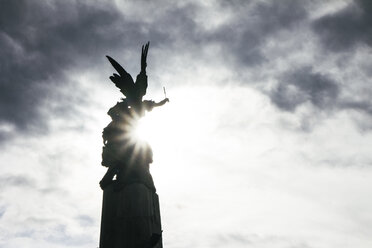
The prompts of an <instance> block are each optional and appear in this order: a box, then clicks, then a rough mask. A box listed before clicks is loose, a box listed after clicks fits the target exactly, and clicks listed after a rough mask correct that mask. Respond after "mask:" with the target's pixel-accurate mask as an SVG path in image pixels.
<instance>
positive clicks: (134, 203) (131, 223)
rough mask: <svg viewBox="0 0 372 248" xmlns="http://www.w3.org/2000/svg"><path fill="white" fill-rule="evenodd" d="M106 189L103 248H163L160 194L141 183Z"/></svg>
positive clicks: (114, 185)
mask: <svg viewBox="0 0 372 248" xmlns="http://www.w3.org/2000/svg"><path fill="white" fill-rule="evenodd" d="M117 186H118V185H117V184H116V181H113V182H112V183H111V184H110V185H108V186H107V187H105V189H104V190H103V204H102V219H101V234H100V245H99V247H100V248H124V247H125V248H138V247H141V248H142V247H143V248H150V247H154V248H162V247H163V245H162V235H161V233H162V230H161V221H160V209H159V198H158V195H157V194H156V193H155V192H154V191H153V190H151V189H150V188H148V187H147V186H145V185H144V184H142V183H131V184H128V185H125V186H124V187H121V188H119V187H117Z"/></svg>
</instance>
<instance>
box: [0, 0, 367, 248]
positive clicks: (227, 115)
mask: <svg viewBox="0 0 372 248" xmlns="http://www.w3.org/2000/svg"><path fill="white" fill-rule="evenodd" d="M0 3H1V8H0V55H1V58H2V59H1V62H0V75H1V77H0V80H1V81H0V147H1V151H2V152H1V154H0V161H1V166H0V247H4V248H15V247H17V248H18V247H26V248H27V247H32V248H34V247H35V248H36V247H37V248H39V247H51V248H57V247H58V248H59V247H87V248H88V247H97V246H98V242H99V228H100V211H101V204H102V202H101V201H102V191H101V189H100V188H99V186H98V182H99V181H100V179H101V177H102V176H103V174H104V173H105V168H104V167H102V166H101V165H100V162H101V161H100V159H101V157H100V156H101V149H102V138H101V132H102V129H103V128H104V127H105V126H106V125H107V124H108V123H109V121H110V118H109V116H107V115H106V112H107V110H108V109H109V108H110V107H111V106H113V105H114V104H115V103H116V102H117V101H118V100H119V99H120V97H121V94H120V92H119V90H118V89H116V88H115V86H114V85H113V84H112V83H111V82H110V80H109V79H108V77H109V76H110V75H111V73H113V71H114V70H113V68H112V67H111V65H110V64H109V63H108V61H107V60H106V58H105V55H110V56H112V57H114V58H115V59H117V60H118V61H119V62H120V63H121V64H122V65H123V66H124V67H125V68H126V69H127V71H128V72H130V73H131V74H132V76H133V77H135V76H136V75H137V74H138V72H139V70H140V49H141V45H142V44H144V43H145V42H147V41H150V42H151V44H150V49H149V55H148V68H147V74H148V76H149V89H148V92H147V99H153V100H161V99H162V98H163V97H164V95H163V91H162V87H163V86H165V87H166V89H167V96H168V97H169V98H170V103H169V104H167V105H165V106H164V107H162V108H159V109H156V110H154V111H153V112H151V113H150V114H149V115H148V116H147V117H146V119H144V121H150V122H151V123H152V125H151V131H150V134H149V135H148V139H149V140H150V142H151V144H152V146H153V149H154V163H153V164H152V168H151V171H152V174H153V177H154V181H155V185H156V187H157V190H158V194H159V196H160V201H161V202H160V204H161V213H162V222H163V229H164V232H163V234H164V247H170V248H186V247H197V248H205V247H233V248H235V247H236V248H240V247H255V248H268V247H270V248H272V247H279V248H330V247H337V248H346V247H358V248H367V247H372V239H371V233H372V212H371V209H372V199H371V190H372V180H371V179H372V153H371V147H372V100H371V94H372V87H371V85H372V80H371V76H372V70H371V67H372V2H371V1H368V0H355V1H351V0H333V1H321V0H319V1H317V0H312V1H305V0H304V1H301V0H297V1H295V0H293V1H292V0H285V1H274V0H272V1H264V0H262V1H260V0H256V1H243V0H241V1H234V0H230V1H222V0H221V1H219V0H210V1H196V0H191V1H178V2H176V1H166V0H164V1H151V2H150V1H124V0H123V1H119V0H116V1H98V0H91V1H87V0H86V1H84V0H82V1H77V0H75V1H74V0H66V1H57V0H38V1H26V0H24V1H22V0H14V1H13V0H1V1H0Z"/></svg>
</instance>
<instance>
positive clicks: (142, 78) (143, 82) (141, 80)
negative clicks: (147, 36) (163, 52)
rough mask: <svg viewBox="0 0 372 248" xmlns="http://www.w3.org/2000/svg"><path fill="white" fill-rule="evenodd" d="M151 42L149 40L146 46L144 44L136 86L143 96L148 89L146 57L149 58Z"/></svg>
mask: <svg viewBox="0 0 372 248" xmlns="http://www.w3.org/2000/svg"><path fill="white" fill-rule="evenodd" d="M149 45H150V42H147V43H146V45H145V46H142V53H141V72H140V73H139V74H138V75H137V78H136V83H135V88H136V92H137V94H138V96H139V97H141V98H142V97H143V96H144V95H146V90H147V86H148V84H147V75H146V67H147V63H146V59H147V52H148V50H149Z"/></svg>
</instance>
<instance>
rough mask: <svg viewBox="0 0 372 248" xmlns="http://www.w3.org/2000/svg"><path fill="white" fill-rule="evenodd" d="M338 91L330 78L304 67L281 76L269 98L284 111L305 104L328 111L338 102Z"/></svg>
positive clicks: (292, 109)
mask: <svg viewBox="0 0 372 248" xmlns="http://www.w3.org/2000/svg"><path fill="white" fill-rule="evenodd" d="M339 91H340V89H339V86H338V85H337V83H336V82H335V81H333V80H332V79H331V78H329V77H328V76H326V75H323V74H320V73H317V72H313V71H312V68H310V67H304V68H300V69H297V70H293V71H291V72H287V73H285V74H284V75H282V76H281V78H280V81H279V83H278V85H277V86H276V87H275V88H274V89H273V90H272V91H271V92H270V93H269V96H270V98H271V101H272V102H273V103H274V104H275V105H276V106H278V107H279V108H280V109H283V110H286V111H294V110H296V108H297V107H298V106H299V105H301V104H303V103H307V102H309V103H311V104H313V105H314V106H315V107H317V108H319V109H325V110H328V109H330V108H332V107H333V106H334V105H335V103H336V101H337V100H338V99H337V98H338V96H339Z"/></svg>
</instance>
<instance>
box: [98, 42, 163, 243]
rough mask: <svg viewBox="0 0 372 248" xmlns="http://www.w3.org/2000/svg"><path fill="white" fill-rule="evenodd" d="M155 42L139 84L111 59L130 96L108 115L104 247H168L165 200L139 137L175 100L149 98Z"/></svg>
mask: <svg viewBox="0 0 372 248" xmlns="http://www.w3.org/2000/svg"><path fill="white" fill-rule="evenodd" d="M149 44H150V42H148V43H147V44H146V45H144V46H142V53H141V72H140V73H139V74H138V75H137V78H136V82H134V81H133V78H132V77H131V75H130V74H129V73H128V72H126V71H125V69H124V68H123V67H122V66H121V65H120V64H119V63H118V62H116V61H115V60H114V59H113V58H111V57H110V56H106V57H107V59H108V60H109V62H110V63H111V65H112V66H113V67H114V68H115V70H116V71H117V72H118V73H119V74H116V73H114V74H113V76H111V77H110V79H111V81H112V82H113V83H114V84H115V85H116V87H118V88H119V89H120V91H121V92H122V93H123V94H124V96H125V98H123V99H122V100H121V101H120V102H118V103H117V104H116V105H115V106H114V107H112V108H111V109H110V110H109V111H108V113H107V114H108V115H109V116H110V117H111V119H112V121H111V122H110V123H109V124H108V126H107V127H106V128H104V130H103V134H102V137H103V143H104V146H103V152H102V165H103V166H105V167H108V170H107V172H106V174H105V175H104V177H103V178H102V180H101V181H100V186H101V188H102V189H103V192H104V193H103V207H102V221H101V235H100V248H116V247H117V248H119V247H128V248H131V247H156V248H160V247H162V241H161V233H162V230H161V222H160V211H159V199H158V195H157V194H156V188H155V186H154V182H153V179H152V176H151V174H150V171H149V167H150V164H151V163H152V149H151V147H150V145H149V144H148V143H147V142H143V141H139V140H137V139H136V138H135V137H134V136H133V131H134V129H135V126H136V124H137V123H138V120H139V119H140V118H141V117H143V116H144V115H145V112H146V111H151V110H152V109H153V108H154V107H158V106H162V105H164V104H165V103H166V102H168V101H169V99H168V98H165V99H164V100H162V101H160V102H155V101H152V100H143V97H144V96H145V95H146V90H147V86H148V83H147V75H146V67H147V63H146V58H147V53H148V49H149Z"/></svg>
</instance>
